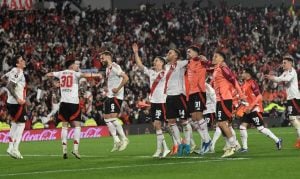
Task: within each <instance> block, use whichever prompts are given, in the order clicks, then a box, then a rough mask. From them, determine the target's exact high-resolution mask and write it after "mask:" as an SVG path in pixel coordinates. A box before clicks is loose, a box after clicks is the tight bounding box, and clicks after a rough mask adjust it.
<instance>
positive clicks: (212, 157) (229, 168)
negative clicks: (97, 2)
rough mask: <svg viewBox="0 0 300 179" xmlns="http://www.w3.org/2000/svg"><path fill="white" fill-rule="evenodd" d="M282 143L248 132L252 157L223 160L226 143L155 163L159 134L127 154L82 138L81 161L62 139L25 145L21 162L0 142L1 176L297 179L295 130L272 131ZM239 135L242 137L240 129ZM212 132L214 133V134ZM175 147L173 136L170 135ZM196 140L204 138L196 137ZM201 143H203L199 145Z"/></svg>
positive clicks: (138, 141) (140, 139) (299, 154)
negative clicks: (64, 147) (207, 151)
mask: <svg viewBox="0 0 300 179" xmlns="http://www.w3.org/2000/svg"><path fill="white" fill-rule="evenodd" d="M271 130H272V131H273V132H274V133H275V134H276V135H277V136H279V137H281V138H282V139H283V149H282V150H281V151H278V150H276V148H275V144H274V142H273V141H272V140H271V139H269V138H267V137H266V136H264V135H262V134H260V133H259V132H257V130H255V129H251V130H248V134H249V137H248V146H249V151H248V153H236V154H235V155H234V156H233V157H231V158H227V159H222V158H220V156H221V155H222V154H223V151H222V148H223V145H224V140H223V138H222V137H221V138H220V139H219V141H218V142H217V145H216V153H214V154H206V155H204V156H199V155H196V154H192V155H190V156H188V157H185V158H178V157H170V156H168V157H167V158H165V159H153V158H152V157H151V156H152V154H153V153H154V152H155V149H156V137H155V135H139V136H129V139H130V144H129V146H128V148H127V149H126V150H125V151H122V152H115V153H110V150H111V148H112V138H110V137H103V138H97V139H82V140H81V143H80V153H81V155H82V159H81V160H78V159H76V158H75V157H73V156H72V154H71V150H72V141H71V140H70V141H69V144H68V145H69V159H67V160H64V159H62V154H61V145H60V141H46V142H23V143H21V144H20V151H21V152H22V154H23V156H24V159H23V160H16V159H12V158H10V157H9V156H8V155H7V154H6V148H7V144H3V143H1V144H0V178H5V179H6V178H18V179H20V178H21V179H23V178H30V179H35V178H38V179H40V178H49V179H50V178H51V179H60V178H64V179H69V178H71V179H73V178H80V179H90V178H100V179H105V178H120V179H121V178H122V179H124V178H129V179H143V178H149V179H160V178H162V179H175V178H176V179H177V178H180V179H183V178H184V179H188V178H191V179H193V178H201V179H227V178H228V179H235V178H240V179H245V178H251V179H265V178H270V179H277V178H278V179H292V178H295V179H296V178H300V169H299V167H300V150H299V149H296V148H294V142H295V140H296V132H295V130H294V128H271ZM236 132H237V136H238V138H239V131H236ZM211 134H212V132H211ZM165 136H166V140H167V142H168V145H169V146H171V139H170V136H169V134H165ZM194 139H195V140H196V141H197V140H198V139H199V136H198V134H196V133H194ZM198 144H199V142H198Z"/></svg>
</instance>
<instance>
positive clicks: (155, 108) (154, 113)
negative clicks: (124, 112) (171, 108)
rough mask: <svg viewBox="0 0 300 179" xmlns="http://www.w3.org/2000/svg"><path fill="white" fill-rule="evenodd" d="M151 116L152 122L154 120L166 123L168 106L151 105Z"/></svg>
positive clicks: (162, 104)
mask: <svg viewBox="0 0 300 179" xmlns="http://www.w3.org/2000/svg"><path fill="white" fill-rule="evenodd" d="M150 115H151V119H152V122H154V120H158V121H162V122H163V121H165V120H166V104H165V103H151V109H150Z"/></svg>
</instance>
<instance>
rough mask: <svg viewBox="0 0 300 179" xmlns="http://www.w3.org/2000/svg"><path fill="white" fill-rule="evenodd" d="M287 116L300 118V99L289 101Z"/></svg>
mask: <svg viewBox="0 0 300 179" xmlns="http://www.w3.org/2000/svg"><path fill="white" fill-rule="evenodd" d="M287 115H289V116H299V115H300V99H295V98H294V99H291V100H287Z"/></svg>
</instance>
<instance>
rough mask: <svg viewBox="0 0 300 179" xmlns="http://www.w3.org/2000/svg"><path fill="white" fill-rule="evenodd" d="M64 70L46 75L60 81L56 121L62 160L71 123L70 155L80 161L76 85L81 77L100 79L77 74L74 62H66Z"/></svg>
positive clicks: (79, 117) (79, 119) (90, 75)
mask: <svg viewBox="0 0 300 179" xmlns="http://www.w3.org/2000/svg"><path fill="white" fill-rule="evenodd" d="M65 67H66V70H64V71H58V72H50V73H47V74H46V76H47V77H57V78H58V79H59V81H60V93H61V99H60V106H59V112H58V119H59V120H60V121H62V129H61V139H62V149H63V158H64V159H67V158H68V155H67V136H68V124H69V123H71V124H73V126H75V130H74V142H73V150H72V152H71V153H72V154H73V155H74V156H75V157H76V158H78V159H80V158H81V156H80V154H79V150H78V148H79V142H80V131H81V127H80V123H81V122H80V121H81V110H80V106H79V96H78V90H79V89H78V84H79V79H80V78H81V77H84V78H88V77H92V78H93V77H99V78H102V75H101V74H100V73H81V72H79V65H78V64H76V63H75V61H74V60H68V61H66V62H65Z"/></svg>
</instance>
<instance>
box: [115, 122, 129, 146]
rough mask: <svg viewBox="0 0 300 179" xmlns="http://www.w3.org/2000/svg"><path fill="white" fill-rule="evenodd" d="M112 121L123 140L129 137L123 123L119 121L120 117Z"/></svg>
mask: <svg viewBox="0 0 300 179" xmlns="http://www.w3.org/2000/svg"><path fill="white" fill-rule="evenodd" d="M112 123H113V124H114V125H115V127H116V129H117V132H118V134H119V136H120V138H121V140H122V141H123V140H125V139H127V137H126V135H125V133H124V130H123V127H122V125H121V123H120V122H119V119H118V118H115V120H114V121H112Z"/></svg>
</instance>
